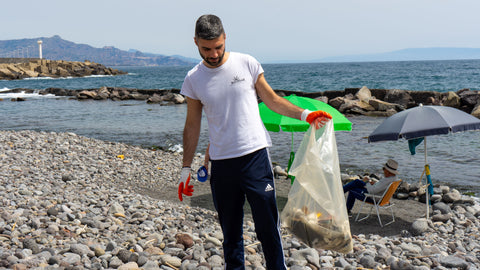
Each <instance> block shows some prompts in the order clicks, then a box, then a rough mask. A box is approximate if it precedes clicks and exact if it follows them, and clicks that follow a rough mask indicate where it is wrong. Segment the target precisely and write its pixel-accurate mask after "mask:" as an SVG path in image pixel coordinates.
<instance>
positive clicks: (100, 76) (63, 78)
mask: <svg viewBox="0 0 480 270" xmlns="http://www.w3.org/2000/svg"><path fill="white" fill-rule="evenodd" d="M113 76H114V75H89V76H82V77H72V76H67V77H56V78H54V77H30V78H25V79H23V80H25V81H29V80H70V79H81V78H105V77H113Z"/></svg>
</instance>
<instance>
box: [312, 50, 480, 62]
mask: <svg viewBox="0 0 480 270" xmlns="http://www.w3.org/2000/svg"><path fill="white" fill-rule="evenodd" d="M462 59H480V49H477V48H411V49H404V50H398V51H393V52H387V53H378V54H359V55H345V56H333V57H325V58H322V59H320V60H318V62H375V61H416V60H462Z"/></svg>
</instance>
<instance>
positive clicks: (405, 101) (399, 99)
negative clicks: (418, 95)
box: [384, 89, 415, 108]
mask: <svg viewBox="0 0 480 270" xmlns="http://www.w3.org/2000/svg"><path fill="white" fill-rule="evenodd" d="M384 101H386V102H389V103H395V104H400V105H402V106H404V107H406V108H409V106H412V104H415V102H414V100H413V98H412V96H411V95H410V94H409V93H408V92H407V91H405V90H399V89H392V90H390V91H388V92H387V94H386V95H385V99H384Z"/></svg>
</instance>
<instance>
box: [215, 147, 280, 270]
mask: <svg viewBox="0 0 480 270" xmlns="http://www.w3.org/2000/svg"><path fill="white" fill-rule="evenodd" d="M211 174H212V175H211V178H210V185H211V189H212V196H213V202H214V205H215V208H216V209H217V212H218V217H219V220H220V226H221V227H222V231H223V238H224V240H223V251H224V257H225V269H228V270H230V269H245V259H244V256H245V254H244V244H243V205H244V204H245V199H247V201H248V203H249V204H250V208H251V209H252V217H253V220H254V222H255V231H256V233H257V237H258V239H259V240H260V242H261V243H262V249H263V253H264V256H265V260H266V263H267V269H275V270H277V269H280V270H281V269H287V268H286V265H285V260H284V255H283V247H282V239H281V235H280V220H279V214H278V209H277V203H276V198H275V184H274V181H273V171H272V166H271V163H270V158H269V155H268V151H267V149H265V148H264V149H260V150H258V151H256V152H253V153H251V154H248V155H245V156H242V157H238V158H232V159H226V160H212V169H211Z"/></svg>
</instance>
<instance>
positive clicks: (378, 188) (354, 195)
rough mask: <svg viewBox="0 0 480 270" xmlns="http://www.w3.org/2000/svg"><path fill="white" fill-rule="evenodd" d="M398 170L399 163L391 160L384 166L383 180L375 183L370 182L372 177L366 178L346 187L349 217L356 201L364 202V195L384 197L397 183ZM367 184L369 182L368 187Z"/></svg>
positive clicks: (344, 190) (344, 187)
mask: <svg viewBox="0 0 480 270" xmlns="http://www.w3.org/2000/svg"><path fill="white" fill-rule="evenodd" d="M397 169H398V163H397V162H396V161H395V160H393V159H389V160H388V161H387V163H385V165H384V166H383V175H384V176H385V178H382V179H380V180H379V181H378V182H376V183H375V181H371V180H370V177H368V176H365V177H364V178H363V180H360V179H356V180H353V181H352V182H350V183H348V184H346V185H344V186H343V192H344V193H345V192H348V197H347V211H348V215H351V211H352V208H353V205H354V204H355V199H358V200H362V201H363V200H364V199H365V195H364V193H368V194H374V195H382V194H383V193H384V192H385V190H386V189H387V188H388V186H389V185H390V184H391V183H392V182H395V181H397V174H398V171H397ZM367 182H369V184H368V185H367ZM367 201H370V202H373V201H371V199H370V198H368V199H367Z"/></svg>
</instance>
